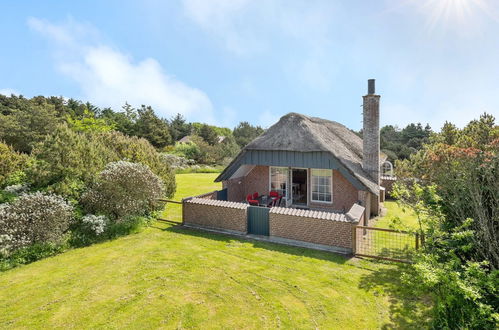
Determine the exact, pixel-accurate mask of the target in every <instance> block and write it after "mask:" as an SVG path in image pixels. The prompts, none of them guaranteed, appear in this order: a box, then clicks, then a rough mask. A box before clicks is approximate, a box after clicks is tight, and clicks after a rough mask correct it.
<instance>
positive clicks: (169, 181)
mask: <svg viewBox="0 0 499 330" xmlns="http://www.w3.org/2000/svg"><path fill="white" fill-rule="evenodd" d="M96 136H97V138H98V139H99V141H101V142H102V143H103V144H104V145H105V146H106V147H107V148H108V149H110V150H112V151H113V152H114V153H115V155H116V156H115V159H113V161H119V160H125V161H129V162H132V163H141V164H144V165H147V166H148V167H149V168H150V169H151V171H152V172H153V173H154V174H156V175H157V176H159V177H160V178H161V180H163V195H164V196H165V197H172V196H173V194H174V193H175V189H176V184H175V173H174V171H173V169H172V167H171V166H170V163H169V162H168V160H167V159H165V158H164V157H163V156H162V155H161V154H160V153H158V152H157V151H156V149H155V148H154V147H153V146H152V145H151V144H150V143H149V142H148V141H147V140H146V139H143V138H138V137H135V136H134V137H129V136H126V135H124V134H122V133H120V132H114V131H113V132H102V133H98V134H96Z"/></svg>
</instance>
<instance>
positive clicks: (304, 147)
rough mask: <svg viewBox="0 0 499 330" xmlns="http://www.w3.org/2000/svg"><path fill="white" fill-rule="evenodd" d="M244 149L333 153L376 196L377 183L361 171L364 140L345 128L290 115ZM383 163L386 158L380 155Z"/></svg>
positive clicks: (331, 122) (300, 115) (340, 125)
mask: <svg viewBox="0 0 499 330" xmlns="http://www.w3.org/2000/svg"><path fill="white" fill-rule="evenodd" d="M245 150H279V151H300V152H313V151H322V152H328V153H330V154H332V155H333V156H334V157H335V158H337V159H338V161H339V162H340V163H342V164H343V165H344V166H345V167H346V168H347V170H348V171H349V172H351V173H352V174H353V175H354V176H355V177H356V178H357V179H358V180H359V181H360V182H361V183H362V184H363V185H364V186H365V187H366V188H368V190H370V191H372V192H374V193H376V194H377V191H378V189H379V188H378V187H377V183H376V182H375V181H374V180H372V179H371V178H370V176H369V175H368V174H367V173H366V172H365V171H364V170H363V169H362V139H361V138H360V137H359V136H358V135H357V134H355V133H354V132H352V131H351V130H349V129H348V128H347V127H346V126H344V125H342V124H340V123H337V122H334V121H330V120H325V119H321V118H316V117H308V116H305V115H302V114H298V113H293V112H292V113H288V114H287V115H285V116H283V117H281V119H279V121H278V122H277V123H276V124H274V125H272V126H271V127H270V128H269V129H268V130H267V131H266V132H265V133H263V134H262V135H260V136H259V137H257V138H256V139H254V140H253V141H251V142H250V143H249V144H248V145H247V146H246V147H245V148H244V149H243V151H242V152H244V151H245ZM380 158H381V161H384V160H385V158H386V156H385V155H384V154H381V157H380Z"/></svg>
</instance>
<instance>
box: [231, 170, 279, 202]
mask: <svg viewBox="0 0 499 330" xmlns="http://www.w3.org/2000/svg"><path fill="white" fill-rule="evenodd" d="M223 187H224V188H227V199H228V200H229V201H233V202H242V201H245V200H246V195H247V194H253V193H255V192H258V194H260V195H263V194H268V193H269V167H268V166H260V165H258V166H255V167H254V168H253V169H252V170H251V171H250V172H249V173H248V175H246V176H245V177H242V178H235V179H230V180H226V181H224V182H223Z"/></svg>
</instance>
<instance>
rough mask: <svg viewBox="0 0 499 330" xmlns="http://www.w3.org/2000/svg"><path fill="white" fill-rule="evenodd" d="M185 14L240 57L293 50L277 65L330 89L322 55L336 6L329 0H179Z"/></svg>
mask: <svg viewBox="0 0 499 330" xmlns="http://www.w3.org/2000/svg"><path fill="white" fill-rule="evenodd" d="M182 3H183V8H184V12H185V14H186V16H187V17H188V18H189V19H190V20H191V21H193V22H194V23H196V24H197V25H198V26H199V27H201V28H202V29H203V31H205V32H206V33H207V34H208V35H209V36H211V37H213V38H214V39H215V40H217V41H218V42H220V43H221V44H222V45H223V46H224V47H225V48H226V49H227V50H228V51H229V52H231V53H233V54H235V55H237V56H242V57H248V56H257V55H262V54H263V55H266V56H269V57H268V58H272V57H273V56H276V54H281V52H282V51H283V49H285V48H284V47H282V45H283V43H291V44H293V45H294V46H295V47H294V53H287V54H286V56H285V57H286V60H285V61H282V57H279V55H277V57H279V59H278V62H279V63H278V65H279V66H280V69H281V70H282V71H283V72H284V73H285V74H286V75H287V76H289V77H290V79H293V80H296V81H299V82H301V83H303V84H304V85H306V86H309V87H312V88H316V89H319V90H325V89H329V88H330V87H331V83H330V82H331V81H332V80H333V78H332V74H333V71H334V69H332V68H331V58H330V57H327V56H324V54H325V53H326V52H325V50H326V49H327V48H328V47H330V44H331V42H330V40H331V38H330V32H331V24H332V23H333V22H334V15H336V12H337V8H336V6H335V5H334V4H333V3H332V2H331V1H315V2H309V1H304V2H291V1H284V0H282V1H280V0H279V1H260V0H254V1H249V0H214V1H206V0H183V1H182Z"/></svg>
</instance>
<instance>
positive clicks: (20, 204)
mask: <svg viewBox="0 0 499 330" xmlns="http://www.w3.org/2000/svg"><path fill="white" fill-rule="evenodd" d="M72 216H73V207H72V206H71V205H70V204H68V203H67V202H66V201H65V200H64V199H63V198H62V197H60V196H57V195H52V194H44V193H41V192H35V193H32V194H22V195H21V196H19V198H17V199H16V200H14V201H13V202H10V203H5V204H2V205H1V206H0V251H1V252H2V254H4V255H8V254H9V253H11V252H12V251H15V250H17V249H19V248H22V247H26V246H29V245H32V244H35V243H58V242H60V241H61V239H62V237H63V235H64V233H65V232H66V231H67V230H68V228H69V225H70V222H71V219H72Z"/></svg>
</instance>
